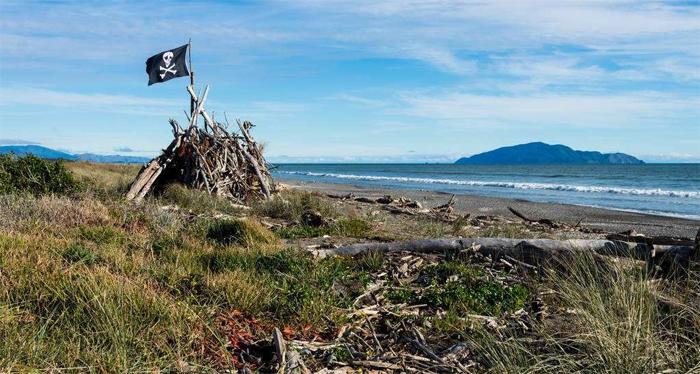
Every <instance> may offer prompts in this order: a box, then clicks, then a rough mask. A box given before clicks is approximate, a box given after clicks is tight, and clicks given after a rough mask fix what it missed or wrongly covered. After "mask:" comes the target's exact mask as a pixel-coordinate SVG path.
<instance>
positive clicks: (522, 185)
mask: <svg viewBox="0 0 700 374" xmlns="http://www.w3.org/2000/svg"><path fill="white" fill-rule="evenodd" d="M278 173H281V174H294V175H305V176H310V177H327V178H338V179H351V180H362V181H392V182H403V183H424V184H446V185H462V186H476V187H498V188H515V189H522V190H550V191H573V192H593V193H610V194H620V195H641V196H669V197H687V198H700V192H697V191H674V190H662V189H658V188H657V189H644V188H625V187H602V186H578V185H570V184H553V183H526V182H498V181H473V180H456V179H438V178H413V177H385V176H376V175H354V174H336V173H315V172H308V171H279V172H278Z"/></svg>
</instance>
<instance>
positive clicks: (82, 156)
mask: <svg viewBox="0 0 700 374" xmlns="http://www.w3.org/2000/svg"><path fill="white" fill-rule="evenodd" d="M9 153H14V154H16V155H17V156H24V155H28V154H32V155H34V156H36V157H41V158H46V159H50V160H59V159H62V160H69V161H91V162H102V163H111V164H141V163H144V162H148V161H149V160H150V158H148V157H140V156H123V155H96V154H93V153H79V154H70V153H66V152H61V151H57V150H55V149H51V148H47V147H43V146H40V145H35V144H30V145H3V146H0V155H1V154H9Z"/></svg>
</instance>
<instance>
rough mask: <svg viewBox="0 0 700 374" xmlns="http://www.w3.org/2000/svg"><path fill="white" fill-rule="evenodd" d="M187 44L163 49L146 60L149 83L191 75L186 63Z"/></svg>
mask: <svg viewBox="0 0 700 374" xmlns="http://www.w3.org/2000/svg"><path fill="white" fill-rule="evenodd" d="M186 54H187V44H185V45H183V46H182V47H178V48H175V49H171V50H169V51H163V52H161V53H158V54H157V55H155V56H152V57H151V58H149V59H148V60H146V74H148V85H149V86H150V85H152V84H154V83H160V82H165V81H167V80H170V79H173V78H177V77H186V76H188V75H190V72H189V71H188V70H187V65H186V64H185V55H186Z"/></svg>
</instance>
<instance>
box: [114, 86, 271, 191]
mask: <svg viewBox="0 0 700 374" xmlns="http://www.w3.org/2000/svg"><path fill="white" fill-rule="evenodd" d="M187 91H188V92H189V94H190V96H191V98H192V102H193V103H194V111H193V112H192V113H191V116H189V118H188V119H189V124H188V126H187V127H186V128H185V129H183V128H181V127H180V125H179V124H178V123H177V121H175V120H173V119H171V120H170V125H171V126H172V130H173V136H174V139H173V141H172V142H171V143H170V145H169V146H168V147H167V148H166V149H165V150H163V152H162V153H161V155H159V156H158V157H156V158H154V159H153V160H151V161H150V162H149V163H148V164H146V165H145V166H144V167H143V168H142V169H141V171H140V172H139V174H138V175H137V177H136V179H134V181H133V183H132V184H131V187H130V189H129V191H128V193H127V194H126V198H127V200H136V201H139V200H141V199H143V198H144V197H145V196H146V194H148V193H149V192H150V191H152V190H153V188H154V187H155V186H157V185H162V184H165V183H167V182H170V181H178V182H181V183H183V184H185V185H186V186H188V187H192V188H197V189H202V190H206V191H207V192H208V193H210V194H213V195H218V196H222V197H227V198H231V199H233V200H235V201H237V202H240V203H245V202H246V201H248V200H250V199H254V198H263V199H265V198H269V197H270V195H271V194H272V193H273V192H274V189H275V185H274V182H273V180H272V176H271V175H270V172H269V170H268V165H267V162H266V161H265V158H264V157H263V149H262V146H261V145H260V144H258V143H256V142H255V140H254V139H253V137H252V136H251V134H250V129H251V128H252V127H253V124H252V123H250V122H248V121H244V122H241V121H240V120H236V123H237V125H238V129H239V130H240V133H237V132H235V131H229V125H230V124H229V122H228V120H226V121H225V123H221V122H218V121H215V120H214V117H213V116H212V115H210V114H209V113H208V112H207V111H206V110H205V109H204V103H205V102H206V100H207V96H208V94H209V86H207V87H206V88H205V90H204V93H203V94H202V95H201V96H200V97H197V96H196V94H195V92H194V89H193V88H192V86H189V87H188V89H187ZM200 115H201V116H202V118H203V119H204V125H203V126H202V127H199V126H197V119H198V117H199V116H200Z"/></svg>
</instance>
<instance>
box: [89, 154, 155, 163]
mask: <svg viewBox="0 0 700 374" xmlns="http://www.w3.org/2000/svg"><path fill="white" fill-rule="evenodd" d="M76 156H77V157H78V159H79V160H82V161H90V162H101V163H109V164H142V163H144V162H148V161H150V160H151V159H150V158H149V157H141V156H123V155H96V154H94V153H80V154H77V155H76Z"/></svg>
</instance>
